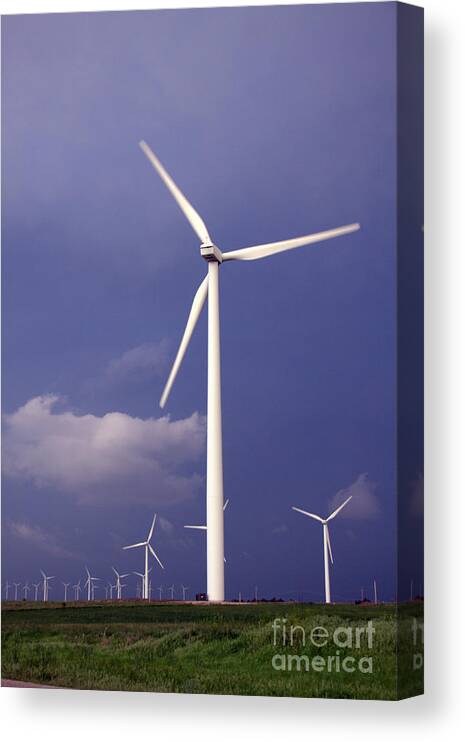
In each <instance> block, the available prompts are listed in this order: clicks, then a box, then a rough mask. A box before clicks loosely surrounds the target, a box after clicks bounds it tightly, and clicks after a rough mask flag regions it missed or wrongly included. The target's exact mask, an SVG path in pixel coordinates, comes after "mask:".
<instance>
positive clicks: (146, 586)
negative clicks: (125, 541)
mask: <svg viewBox="0 0 465 742" xmlns="http://www.w3.org/2000/svg"><path fill="white" fill-rule="evenodd" d="M156 519H157V514H156V513H155V515H154V516H153V521H152V525H151V526H150V531H149V535H148V536H147V540H146V541H139V543H137V544H130V545H129V546H123V549H136V548H137V547H139V546H143V547H144V548H145V573H144V586H143V597H144V599H145V600H148V599H149V551H150V553H151V554H152V556H153V557H154V558H155V559H156V560H157V562H158V564H159V565H160V567H161V568H162V569H165V568H164V566H163V564H162V563H161V561H160V559H159V558H158V556H157V554H156V553H155V551H154V549H153V547H152V544H151V543H150V539H151V538H152V536H153V529H154V528H155V521H156Z"/></svg>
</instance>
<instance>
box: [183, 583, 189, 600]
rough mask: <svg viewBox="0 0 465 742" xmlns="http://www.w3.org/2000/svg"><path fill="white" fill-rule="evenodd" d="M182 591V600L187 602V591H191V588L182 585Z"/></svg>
mask: <svg viewBox="0 0 465 742" xmlns="http://www.w3.org/2000/svg"><path fill="white" fill-rule="evenodd" d="M181 589H182V599H183V600H185V599H186V595H187V591H188V590H189V588H188V587H186V586H185V585H181Z"/></svg>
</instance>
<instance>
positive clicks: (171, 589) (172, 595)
mask: <svg viewBox="0 0 465 742" xmlns="http://www.w3.org/2000/svg"><path fill="white" fill-rule="evenodd" d="M168 592H169V593H171V600H174V585H171V587H169V588H168Z"/></svg>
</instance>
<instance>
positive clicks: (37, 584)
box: [32, 582, 40, 601]
mask: <svg viewBox="0 0 465 742" xmlns="http://www.w3.org/2000/svg"><path fill="white" fill-rule="evenodd" d="M32 587H33V588H34V600H35V601H37V600H38V599H39V587H40V582H33V583H32Z"/></svg>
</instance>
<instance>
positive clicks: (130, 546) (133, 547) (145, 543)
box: [123, 541, 147, 549]
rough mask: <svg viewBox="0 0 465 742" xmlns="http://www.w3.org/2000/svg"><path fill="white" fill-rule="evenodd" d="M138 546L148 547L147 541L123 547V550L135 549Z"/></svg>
mask: <svg viewBox="0 0 465 742" xmlns="http://www.w3.org/2000/svg"><path fill="white" fill-rule="evenodd" d="M137 546H147V542H146V541H139V543H138V544H129V546H123V549H135V548H137Z"/></svg>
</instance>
